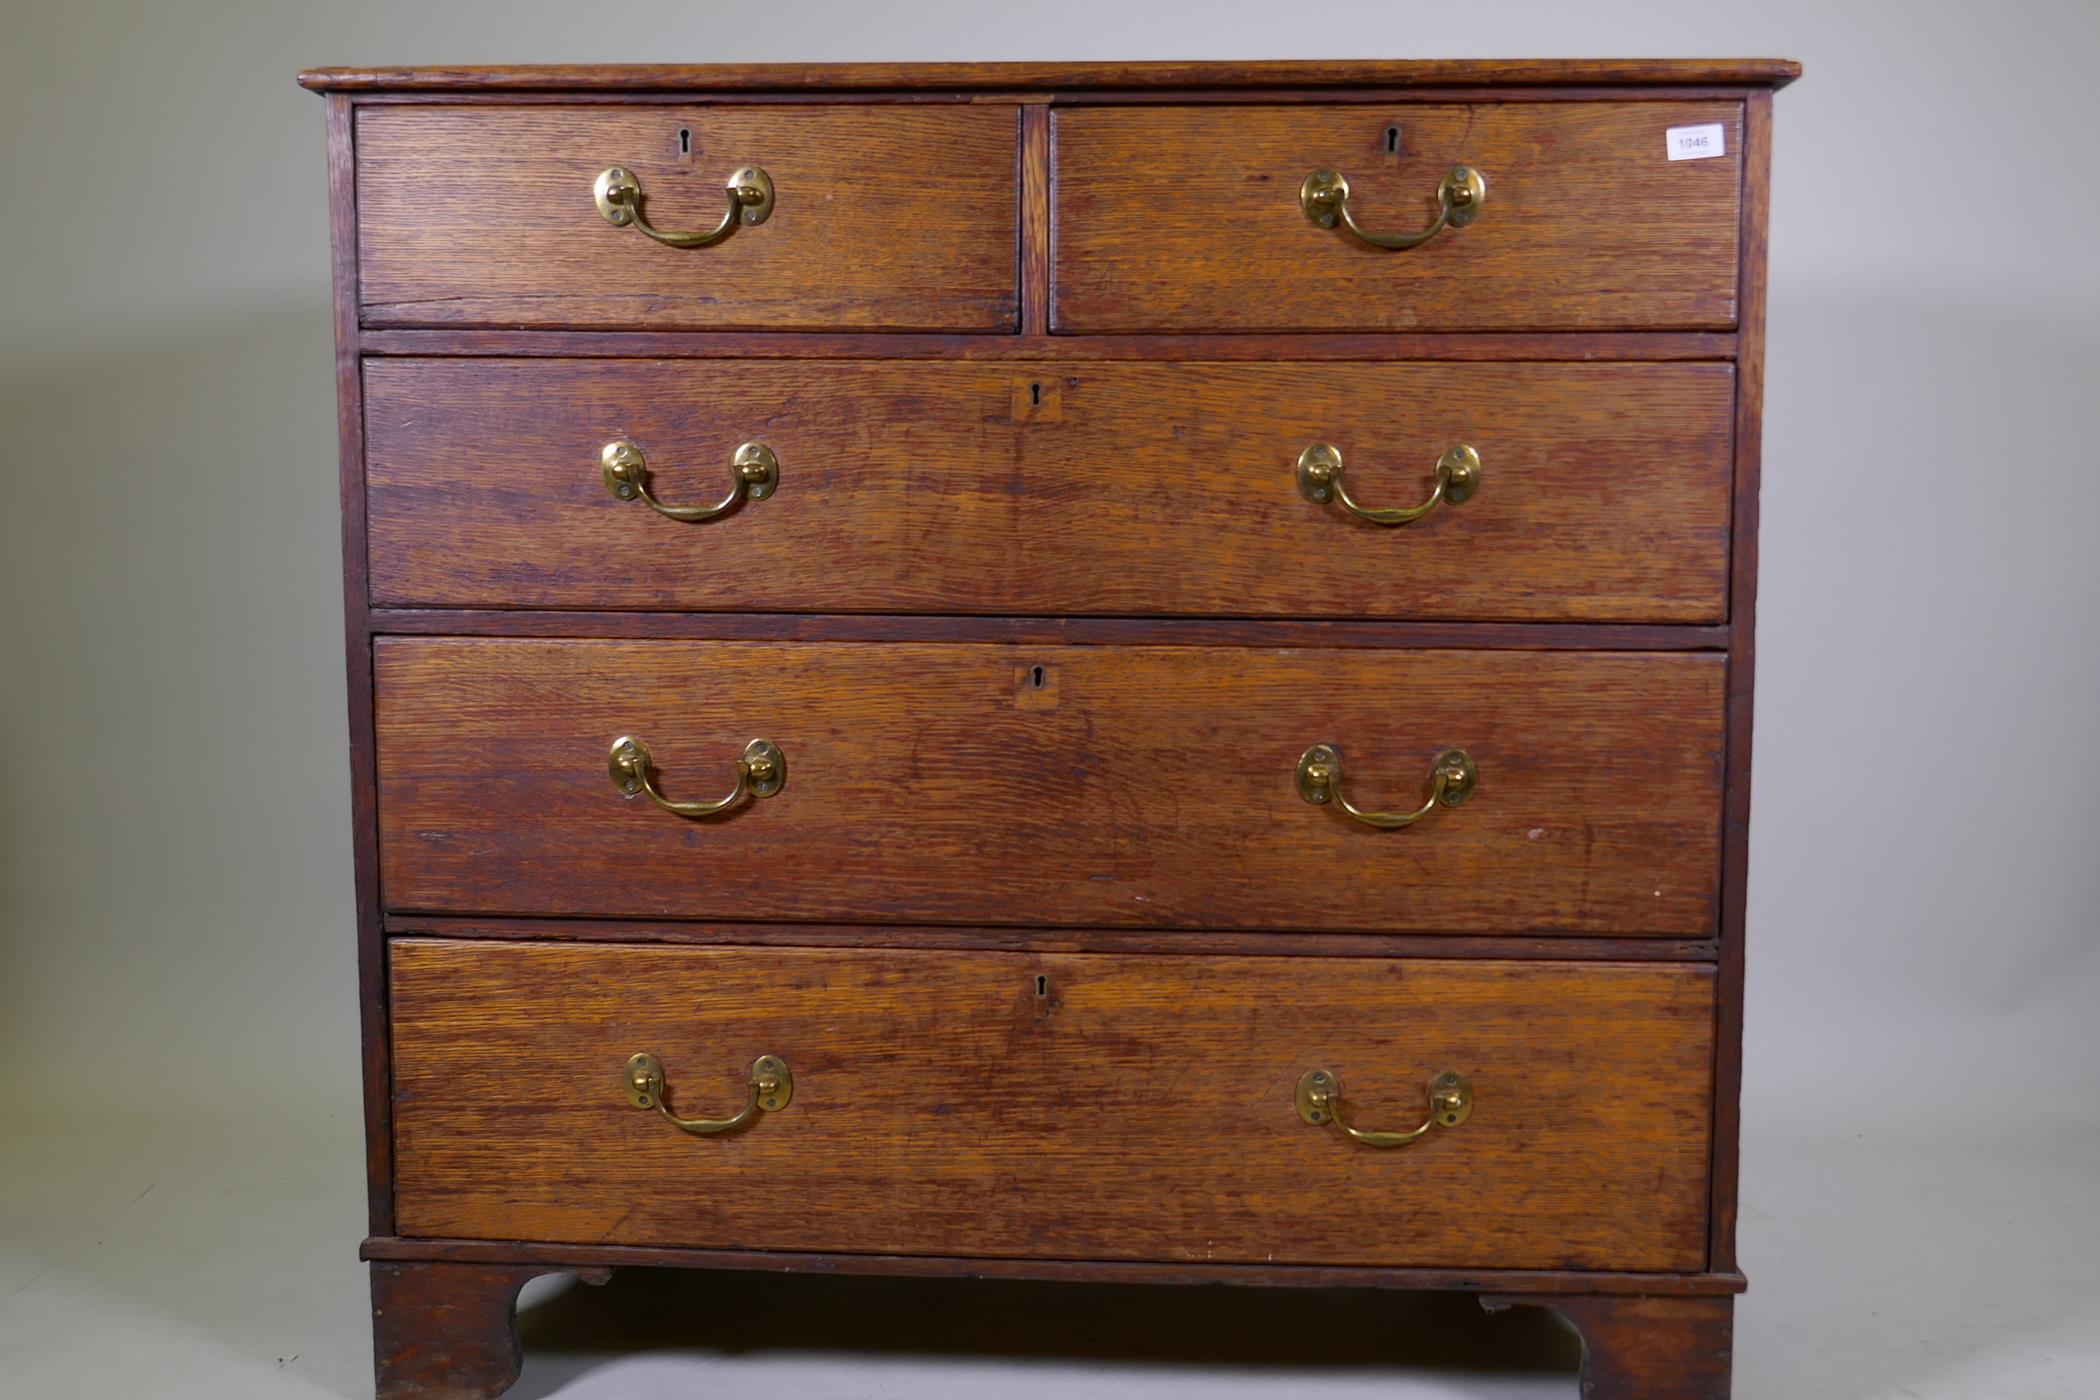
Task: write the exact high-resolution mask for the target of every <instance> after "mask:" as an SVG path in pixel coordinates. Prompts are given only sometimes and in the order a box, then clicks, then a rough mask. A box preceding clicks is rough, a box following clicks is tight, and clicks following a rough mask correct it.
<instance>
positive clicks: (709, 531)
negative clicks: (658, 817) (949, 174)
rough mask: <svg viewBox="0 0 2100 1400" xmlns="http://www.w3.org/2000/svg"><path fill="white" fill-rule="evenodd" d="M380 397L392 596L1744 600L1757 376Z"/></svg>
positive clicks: (1699, 617)
mask: <svg viewBox="0 0 2100 1400" xmlns="http://www.w3.org/2000/svg"><path fill="white" fill-rule="evenodd" d="M364 387H365V430H366V438H365V445H366V461H367V467H366V472H367V476H366V481H367V505H368V516H367V518H368V521H369V530H368V537H369V540H370V544H371V574H370V578H371V587H372V596H373V599H374V601H376V602H378V603H381V604H388V605H394V606H408V607H417V606H421V607H496V608H502V607H526V608H602V609H659V610H685V609H696V610H722V611H738V612H759V611H785V612H898V613H955V612H969V613H991V614H1001V613H1006V614H1019V613H1028V614H1035V613H1041V614H1059V615H1074V614H1121V615H1131V616H1144V615H1162V614H1164V615H1180V616H1189V615H1200V614H1212V615H1223V616H1267V617H1286V618H1319V617H1338V618H1347V617H1383V618H1420V619H1435V620H1455V621H1479V620H1510V621H1556V622H1559V621H1568V622H1718V621H1721V620H1722V619H1723V618H1724V616H1725V613H1726V599H1727V582H1728V580H1727V567H1728V526H1729V486H1730V481H1731V477H1732V466H1733V442H1734V438H1733V430H1732V426H1731V425H1732V419H1733V414H1734V409H1735V379H1734V371H1733V369H1732V367H1731V366H1729V365H1726V364H1628V363H1600V364H1572V363H1530V364H1525V363H1519V364H1426V363H1424V364H1306V363H1302V362H1300V363H1282V364H1144V363H1137V362H1127V361H1111V362H1063V363H1057V362H1050V363H1018V362H1016V363H999V362H957V361H948V362H942V361H911V362H889V363H884V362H881V361H852V362H839V361H813V360H768V361H754V360H682V361H634V360H562V359H512V360H481V359H441V360H437V359H380V360H374V361H371V362H369V363H368V364H367V365H366V367H365V385H364ZM740 451H742V452H744V453H745V454H746V455H747V456H750V455H752V454H755V453H758V452H763V453H764V454H765V456H764V457H763V458H759V459H757V460H760V461H761V462H762V463H763V464H765V470H766V472H767V473H768V475H767V476H766V478H765V479H764V480H763V481H762V482H760V483H758V485H757V486H756V487H747V486H746V485H745V484H744V483H743V482H742V481H741V480H740V479H739V478H738V477H736V476H735V475H734V470H735V469H734V467H733V463H734V462H735V461H736V460H737V457H738V454H739V452H740ZM608 452H614V453H624V454H626V456H625V458H624V459H623V460H622V461H621V462H619V463H618V464H617V465H616V466H615V467H614V468H613V469H612V470H611V473H610V474H608V468H607V465H606V462H607V458H606V454H607V453H608ZM1321 454H1325V456H1322V455H1321ZM1454 462H1456V463H1458V464H1459V466H1458V468H1457V469H1456V471H1454V468H1453V466H1452V463H1454ZM1301 463H1303V464H1307V465H1306V466H1304V467H1301V465H1300V464H1301ZM1319 463H1325V464H1327V465H1332V466H1338V467H1340V468H1342V472H1341V474H1340V476H1339V477H1337V478H1336V480H1335V481H1334V482H1333V483H1332V484H1326V485H1322V484H1319V483H1318V482H1316V481H1315V480H1314V476H1315V475H1317V473H1316V472H1314V465H1316V464H1319ZM645 490H646V495H645V494H644V491H645ZM747 492H748V494H747ZM1342 494H1346V495H1347V496H1348V497H1349V498H1350V499H1351V500H1353V501H1355V502H1358V503H1360V504H1362V505H1363V506H1364V507H1365V508H1366V509H1367V510H1368V511H1370V512H1371V513H1372V514H1373V515H1374V516H1378V518H1379V519H1382V520H1383V521H1384V524H1382V525H1381V524H1376V523H1372V522H1371V521H1369V520H1366V519H1364V518H1363V517H1361V516H1358V515H1355V514H1352V513H1351V512H1350V511H1349V510H1348V509H1347V508H1345V506H1344V504H1343V503H1342V501H1341V500H1339V499H1338V496H1340V495H1342ZM652 501H654V502H657V503H660V504H661V505H662V506H663V507H664V508H665V510H658V509H652V505H651V502H652ZM717 507H721V508H722V509H721V510H720V511H719V513H712V512H715V509H716V508H717ZM666 510H667V511H668V512H669V513H668V514H667V513H665V511H666ZM1380 512H1385V514H1383V515H1380V514H1379V513H1380ZM1409 516H1412V517H1413V518H1404V517H1409ZM700 517H705V518H700Z"/></svg>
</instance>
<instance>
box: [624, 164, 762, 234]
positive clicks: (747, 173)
mask: <svg viewBox="0 0 2100 1400" xmlns="http://www.w3.org/2000/svg"><path fill="white" fill-rule="evenodd" d="M726 187H727V189H728V191H729V212H728V213H726V214H724V215H723V216H722V222H721V223H719V224H716V225H715V226H714V227H713V228H711V229H708V230H707V231H706V232H704V233H701V232H692V233H673V232H671V231H669V230H667V229H660V228H656V227H653V226H652V225H651V224H650V222H649V221H648V220H647V219H645V218H643V217H642V182H641V181H640V180H638V179H636V178H635V175H634V172H633V171H632V170H629V169H627V168H626V167H625V166H619V165H615V166H612V167H611V168H609V169H606V170H601V171H599V172H598V178H597V179H596V180H593V181H592V182H591V197H592V198H593V199H595V200H597V201H598V212H599V213H601V214H603V215H604V216H605V222H607V223H609V224H611V225H612V226H613V227H614V228H626V227H628V226H629V225H630V224H631V225H633V226H634V227H635V228H638V229H640V230H641V231H642V232H643V233H646V234H648V235H649V236H650V237H651V238H653V239H655V240H656V241H657V242H659V243H661V244H663V245H664V246H665V247H667V248H705V247H706V246H707V245H708V244H710V243H719V242H721V241H722V240H723V239H725V238H727V237H728V236H729V234H730V231H731V230H733V229H735V228H736V226H737V225H738V224H762V223H764V222H765V221H766V218H767V216H768V215H770V214H771V213H772V212H773V177H772V176H770V175H768V174H766V172H765V171H763V170H761V169H759V168H758V167H757V166H755V165H746V166H742V167H740V168H739V169H738V170H737V171H736V172H735V173H734V174H732V175H731V176H730V177H729V180H728V183H727V186H726Z"/></svg>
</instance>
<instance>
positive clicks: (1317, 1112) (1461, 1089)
mask: <svg viewBox="0 0 2100 1400" xmlns="http://www.w3.org/2000/svg"><path fill="white" fill-rule="evenodd" d="M1298 1116H1299V1117H1300V1118H1303V1119H1304V1120H1305V1121H1306V1122H1308V1123H1310V1124H1312V1125H1313V1126H1314V1127H1316V1128H1317V1127H1319V1126H1320V1125H1321V1124H1323V1123H1332V1124H1334V1126H1336V1127H1337V1128H1340V1129H1341V1130H1342V1131H1343V1132H1345V1133H1347V1134H1348V1135H1349V1136H1350V1137H1353V1138H1355V1139H1356V1140H1357V1141H1358V1142H1361V1143H1364V1144H1366V1145H1367V1146H1370V1147H1405V1146H1407V1145H1408V1144H1409V1143H1411V1142H1414V1141H1416V1140H1417V1139H1419V1138H1422V1137H1424V1136H1426V1135H1427V1134H1428V1132H1429V1130H1430V1129H1431V1128H1455V1127H1457V1126H1458V1125H1459V1124H1461V1123H1463V1122H1465V1121H1466V1120H1467V1119H1468V1118H1471V1117H1472V1116H1473V1086H1472V1084H1470V1083H1469V1082H1467V1080H1466V1077H1465V1076H1464V1075H1463V1074H1460V1073H1458V1072H1457V1071H1456V1070H1448V1069H1447V1070H1445V1071H1444V1072H1443V1073H1442V1074H1440V1075H1438V1076H1437V1077H1436V1078H1434V1079H1432V1080H1430V1081H1429V1118H1428V1121H1426V1122H1424V1123H1423V1124H1422V1126H1421V1127H1419V1128H1411V1129H1409V1130H1408V1131H1406V1132H1404V1133H1373V1132H1366V1131H1365V1130H1364V1129H1362V1128H1352V1127H1350V1126H1349V1125H1348V1124H1347V1123H1344V1122H1343V1121H1342V1081H1341V1080H1339V1079H1337V1078H1335V1076H1334V1075H1333V1074H1331V1073H1330V1072H1328V1071H1327V1070H1324V1069H1309V1070H1307V1071H1306V1072H1305V1074H1304V1075H1303V1076H1302V1077H1301V1078H1300V1079H1299V1080H1298Z"/></svg>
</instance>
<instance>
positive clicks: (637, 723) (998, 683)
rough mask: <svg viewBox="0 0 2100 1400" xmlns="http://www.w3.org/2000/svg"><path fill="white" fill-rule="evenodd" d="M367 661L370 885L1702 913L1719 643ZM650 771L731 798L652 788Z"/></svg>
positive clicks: (1452, 921) (1108, 922) (1008, 909)
mask: <svg viewBox="0 0 2100 1400" xmlns="http://www.w3.org/2000/svg"><path fill="white" fill-rule="evenodd" d="M374 656H375V687H374V690H375V703H376V707H377V708H376V727H377V734H378V769H379V823H380V841H381V872H382V879H383V894H384V898H385V901H386V903H387V905H388V906H389V907H390V908H393V909H395V910H401V911H412V912H429V913H441V912H453V913H466V914H551V915H598V916H608V917H648V918H664V917H669V918H714V919H730V920H737V919H766V920H771V919H792V920H837V921H842V922H852V923H914V922H926V923H963V924H1041V923H1063V924H1068V925H1072V926H1078V927H1115V926H1126V927H1127V926H1145V927H1176V928H1204V927H1231V928H1243V929H1269V928H1274V929H1311V930H1333V931H1372V932H1377V931H1396V932H1421V933H1439V932H1457V933H1483V934H1502V933H1539V934H1562V933H1586V934H1629V935H1640V934H1651V935H1662V936H1687V935H1689V936H1701V937H1703V936H1710V935H1711V932H1712V928H1713V918H1714V900H1715V895H1716V889H1717V883H1718V869H1719V866H1718V857H1719V839H1720V830H1721V808H1720V792H1721V738H1722V724H1721V720H1722V701H1723V681H1724V677H1725V674H1726V663H1725V660H1724V658H1722V657H1720V656H1718V655H1711V654H1698V653H1625V654H1613V653H1592V652H1564V651H1563V652H1554V651H1441V650H1421V651H1415V650H1394V649H1349V648H1306V649H1298V648H1252V647H1197V646H1115V647H1085V646H1072V647H1056V646H1045V647H1021V646H1012V647H1009V646H1001V645H991V644H946V643H941V644H935V643H915V644H892V643H877V642H862V643H807V642H710V641H597V640H522V639H468V638H438V637H432V638H408V637H398V638H384V639H381V640H380V641H379V642H378V643H377V645H376V647H375V651H374ZM622 738H628V739H632V740H634V741H636V742H635V743H634V744H633V745H631V746H619V748H618V751H617V752H615V749H616V745H615V741H616V740H620V739H622ZM761 740H762V741H765V743H766V744H768V745H770V746H771V747H770V749H760V748H756V747H754V744H755V743H756V741H761ZM754 760H764V761H762V762H758V763H757V765H756V766H755V767H754V766H752V763H753V761H754ZM645 779H646V781H644V780H645ZM651 784H653V785H654V787H655V789H656V790H657V791H658V792H659V793H660V794H661V795H662V796H663V798H664V800H665V801H666V802H670V803H673V804H692V803H707V802H714V801H716V800H717V799H722V798H724V797H727V796H732V795H733V796H734V800H733V801H729V802H728V803H727V804H726V805H725V806H724V807H723V808H722V809H721V810H719V811H715V812H712V813H704V812H701V811H698V810H696V809H694V808H693V807H691V806H690V805H686V806H685V807H684V808H683V809H682V810H683V813H684V814H682V815H681V814H679V813H674V812H672V811H668V810H665V809H664V808H663V807H661V806H659V804H658V803H657V802H656V801H653V800H652V799H651V797H650V796H649V795H648V792H647V791H646V789H647V788H648V787H649V786H650V785H651ZM1345 804H1346V805H1352V806H1354V807H1356V808H1357V809H1358V810H1359V811H1361V812H1365V813H1369V814H1372V815H1383V816H1386V817H1390V818H1394V819H1396V822H1394V823H1389V824H1387V825H1385V826H1377V825H1372V824H1368V823H1367V821H1366V820H1363V819H1359V818H1355V817H1352V816H1350V815H1348V813H1347V812H1345V811H1344V810H1343V809H1344V806H1345ZM1410 818H1419V819H1416V820H1412V824H1408V825H1399V824H1397V819H1410Z"/></svg>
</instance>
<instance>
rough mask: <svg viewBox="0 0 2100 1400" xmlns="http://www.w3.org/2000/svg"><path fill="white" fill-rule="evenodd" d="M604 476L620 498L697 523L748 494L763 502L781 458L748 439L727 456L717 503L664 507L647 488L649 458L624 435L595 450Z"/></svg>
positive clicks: (726, 510)
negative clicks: (723, 491)
mask: <svg viewBox="0 0 2100 1400" xmlns="http://www.w3.org/2000/svg"><path fill="white" fill-rule="evenodd" d="M598 465H599V467H600V469H601V470H602V472H603V473H604V476H605V489H606V490H608V491H610V492H612V493H613V495H614V496H615V497H616V498H618V499H619V500H623V501H632V500H636V499H640V500H642V501H646V502H647V503H648V505H649V509H651V510H653V511H655V512H656V513H657V514H658V515H668V516H669V517H671V519H673V520H683V521H685V522H686V523H687V524H689V525H690V524H696V523H698V522H699V521H702V520H712V519H714V518H715V517H716V516H718V515H727V514H728V513H729V512H730V511H732V510H735V509H736V508H737V507H738V506H739V505H741V504H742V503H743V502H744V500H745V498H746V497H748V498H750V499H751V500H754V501H763V500H764V499H765V498H766V497H768V496H770V495H772V494H773V491H774V489H775V488H776V487H778V486H779V485H780V459H779V458H778V457H776V456H774V455H773V449H772V448H770V447H768V446H766V445H765V444H764V443H762V442H747V443H745V444H744V445H743V446H741V447H739V448H738V449H737V450H736V455H735V456H733V457H731V458H730V459H729V494H728V496H726V497H724V498H723V500H722V501H721V502H720V503H719V504H717V505H711V506H667V505H665V504H664V503H663V502H662V501H659V500H657V499H656V494H655V493H654V492H652V491H651V490H650V489H649V459H648V458H647V457H646V456H644V455H643V453H642V449H641V447H640V446H639V445H638V444H636V443H633V442H630V441H628V440H627V439H626V438H615V439H613V440H612V441H611V442H608V443H607V444H605V446H604V447H603V448H602V449H601V450H600V451H599V453H598Z"/></svg>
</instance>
